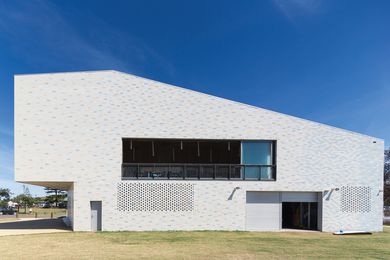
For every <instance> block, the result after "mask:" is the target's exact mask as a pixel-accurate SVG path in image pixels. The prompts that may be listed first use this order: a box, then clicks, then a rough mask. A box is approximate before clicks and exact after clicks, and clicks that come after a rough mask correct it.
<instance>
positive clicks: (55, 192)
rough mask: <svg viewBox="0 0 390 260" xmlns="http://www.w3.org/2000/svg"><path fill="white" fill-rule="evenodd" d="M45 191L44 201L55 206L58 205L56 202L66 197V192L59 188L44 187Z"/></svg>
mask: <svg viewBox="0 0 390 260" xmlns="http://www.w3.org/2000/svg"><path fill="white" fill-rule="evenodd" d="M45 192H46V194H47V196H46V199H45V200H46V201H47V202H50V203H54V204H55V206H56V207H57V206H58V202H61V201H64V199H65V198H66V192H65V191H63V190H59V189H53V188H49V187H47V188H45Z"/></svg>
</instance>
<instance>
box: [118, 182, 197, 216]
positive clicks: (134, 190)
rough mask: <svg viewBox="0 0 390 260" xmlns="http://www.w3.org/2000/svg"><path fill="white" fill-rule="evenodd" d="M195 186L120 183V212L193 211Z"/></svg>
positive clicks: (185, 184)
mask: <svg viewBox="0 0 390 260" xmlns="http://www.w3.org/2000/svg"><path fill="white" fill-rule="evenodd" d="M193 209H194V184H188V183H119V184H118V210H119V211H125V212H126V211H127V212H130V211H192V210H193Z"/></svg>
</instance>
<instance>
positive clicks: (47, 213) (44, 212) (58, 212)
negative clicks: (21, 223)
mask: <svg viewBox="0 0 390 260" xmlns="http://www.w3.org/2000/svg"><path fill="white" fill-rule="evenodd" d="M28 212H29V211H28V209H27V213H25V212H24V208H21V209H20V210H19V213H18V217H20V218H24V217H28V218H33V217H35V213H37V217H38V218H50V217H51V213H53V217H55V218H56V217H61V216H66V209H58V208H47V209H44V208H32V213H31V214H29V213H28Z"/></svg>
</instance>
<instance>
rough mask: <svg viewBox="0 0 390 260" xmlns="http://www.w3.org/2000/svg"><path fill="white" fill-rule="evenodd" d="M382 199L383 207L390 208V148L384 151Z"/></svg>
mask: <svg viewBox="0 0 390 260" xmlns="http://www.w3.org/2000/svg"><path fill="white" fill-rule="evenodd" d="M383 184H384V187H383V193H384V194H383V199H384V205H386V206H390V148H389V149H388V150H385V165H384V179H383Z"/></svg>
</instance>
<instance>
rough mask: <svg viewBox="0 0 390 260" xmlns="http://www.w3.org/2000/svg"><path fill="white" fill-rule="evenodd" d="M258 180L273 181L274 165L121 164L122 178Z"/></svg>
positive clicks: (274, 175)
mask: <svg viewBox="0 0 390 260" xmlns="http://www.w3.org/2000/svg"><path fill="white" fill-rule="evenodd" d="M134 179H141V180H145V179H146V180H149V179H154V180H186V179H189V180H258V181H275V180H276V166H275V165H258V164H165V163H159V164H151V163H145V164H137V163H124V164H122V180H134Z"/></svg>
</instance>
